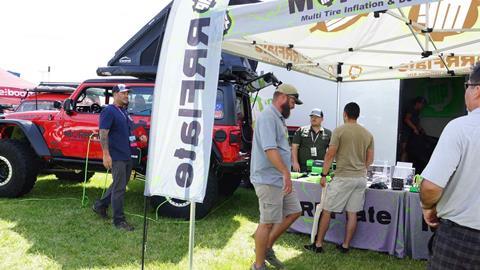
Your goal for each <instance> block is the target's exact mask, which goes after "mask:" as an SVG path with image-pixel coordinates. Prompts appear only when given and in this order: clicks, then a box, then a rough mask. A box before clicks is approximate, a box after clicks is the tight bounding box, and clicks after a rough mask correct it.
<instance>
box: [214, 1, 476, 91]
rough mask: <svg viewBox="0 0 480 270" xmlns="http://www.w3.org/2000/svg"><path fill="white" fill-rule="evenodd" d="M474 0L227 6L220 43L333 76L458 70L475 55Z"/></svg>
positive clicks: (252, 55) (308, 71) (260, 58)
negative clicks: (226, 26) (222, 37)
mask: <svg viewBox="0 0 480 270" xmlns="http://www.w3.org/2000/svg"><path fill="white" fill-rule="evenodd" d="M412 2H417V3H418V4H417V5H413V6H402V5H411V4H412ZM322 3H324V4H322ZM349 3H350V4H349ZM362 3H364V4H362ZM388 4H390V5H388ZM392 5H394V6H395V7H394V8H393V9H391V8H392ZM479 5H480V1H479V0H440V1H400V0H399V1H345V0H338V1H325V0H310V1H309V0H288V1H286V0H273V1H265V2H262V3H256V4H250V5H244V6H237V7H230V8H229V10H228V13H227V16H226V17H227V20H228V21H227V22H226V24H227V25H229V26H230V28H229V29H228V30H227V32H226V34H225V37H224V42H223V50H225V51H227V52H230V53H233V54H238V55H244V56H247V57H249V58H252V59H256V60H258V61H261V62H265V63H269V64H273V65H277V66H283V67H286V68H287V69H291V70H295V71H299V72H302V73H306V74H309V75H313V76H316V77H320V78H324V79H327V80H332V81H343V82H347V81H364V80H378V79H402V78H420V77H441V76H451V75H462V74H467V73H468V72H469V70H470V66H471V65H473V64H474V63H475V62H476V61H478V60H480V53H479V51H480V36H479V35H478V32H479V31H480V25H479V24H480V20H478V17H479V16H478V13H479V11H478V7H479ZM292 11H293V13H292ZM365 11H367V12H368V13H365ZM369 11H370V12H369ZM345 15H349V16H347V17H342V16H345ZM326 17H328V20H326V21H324V20H325V19H326ZM264 31H268V32H264Z"/></svg>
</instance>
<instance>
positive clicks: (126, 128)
mask: <svg viewBox="0 0 480 270" xmlns="http://www.w3.org/2000/svg"><path fill="white" fill-rule="evenodd" d="M129 91H130V89H128V88H127V87H126V86H125V85H124V84H119V85H117V86H115V87H113V89H112V92H113V104H111V105H109V106H108V107H106V108H105V109H103V110H102V113H101V114H100V123H99V126H100V127H99V128H100V143H101V146H102V150H103V165H104V166H105V168H107V169H111V170H112V177H113V183H112V185H111V186H110V187H109V188H108V190H107V191H106V192H105V194H104V195H103V197H102V198H101V199H100V200H97V201H96V202H95V204H94V205H93V211H94V212H95V213H97V214H99V215H100V216H101V217H102V218H105V219H106V218H108V217H107V208H108V206H109V205H110V204H111V205H112V209H113V224H114V225H115V227H116V228H118V229H124V230H126V231H133V230H134V228H133V226H131V225H130V224H128V223H127V221H126V219H125V214H124V212H123V201H124V196H125V190H126V187H127V183H128V180H129V179H130V175H131V172H132V160H131V146H134V144H135V141H136V140H135V136H134V135H133V121H132V119H131V118H130V116H129V115H128V113H127V111H126V108H127V106H128V93H129ZM141 140H146V137H145V138H141Z"/></svg>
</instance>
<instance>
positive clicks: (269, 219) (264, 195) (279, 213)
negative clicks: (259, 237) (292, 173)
mask: <svg viewBox="0 0 480 270" xmlns="http://www.w3.org/2000/svg"><path fill="white" fill-rule="evenodd" d="M253 186H254V187H255V193H256V194H257V197H258V208H259V210H260V224H275V223H282V221H283V219H284V218H285V217H286V216H288V215H291V214H294V213H299V212H301V211H302V208H301V207H300V201H299V200H298V197H297V193H296V192H295V189H294V188H293V187H292V192H290V194H286V195H285V194H284V193H283V189H282V188H280V187H277V186H272V185H263V184H254V185H253Z"/></svg>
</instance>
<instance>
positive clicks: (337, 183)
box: [323, 177, 367, 213]
mask: <svg viewBox="0 0 480 270" xmlns="http://www.w3.org/2000/svg"><path fill="white" fill-rule="evenodd" d="M366 189H367V178H366V177H334V178H333V180H332V182H330V183H329V184H328V186H327V194H326V195H325V203H324V205H323V209H324V210H327V211H330V212H334V213H341V212H343V211H347V212H359V211H362V210H363V205H364V203H365V190H366Z"/></svg>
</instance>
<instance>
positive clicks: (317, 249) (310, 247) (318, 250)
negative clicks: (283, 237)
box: [303, 243, 323, 253]
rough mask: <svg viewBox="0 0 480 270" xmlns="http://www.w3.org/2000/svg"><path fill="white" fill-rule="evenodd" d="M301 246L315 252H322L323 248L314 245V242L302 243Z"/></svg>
mask: <svg viewBox="0 0 480 270" xmlns="http://www.w3.org/2000/svg"><path fill="white" fill-rule="evenodd" d="M303 247H304V248H305V249H306V250H309V251H313V252H315V253H322V252H323V248H322V247H317V245H315V243H313V244H310V245H304V246H303Z"/></svg>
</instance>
